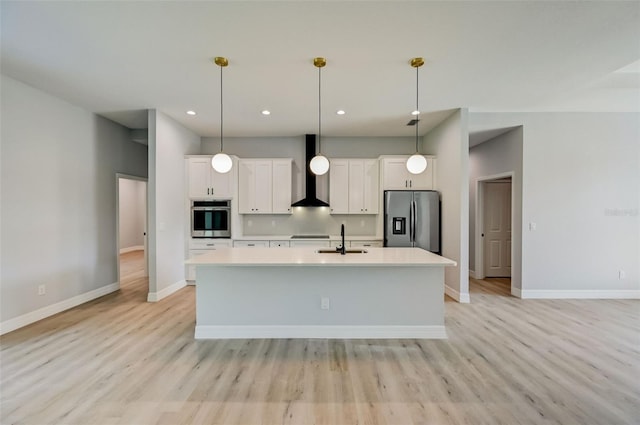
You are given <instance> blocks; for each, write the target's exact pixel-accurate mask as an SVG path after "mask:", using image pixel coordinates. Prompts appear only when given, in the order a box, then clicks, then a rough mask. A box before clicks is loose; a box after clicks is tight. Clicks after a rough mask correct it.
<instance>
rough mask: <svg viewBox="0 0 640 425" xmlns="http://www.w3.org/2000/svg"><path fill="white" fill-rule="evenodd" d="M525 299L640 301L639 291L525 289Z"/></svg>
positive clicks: (522, 292)
mask: <svg viewBox="0 0 640 425" xmlns="http://www.w3.org/2000/svg"><path fill="white" fill-rule="evenodd" d="M521 295H522V296H521V297H520V298H523V299H601V300H617V299H634V300H636V299H640V290H638V289H611V290H599V289H578V290H556V289H550V290H546V289H523V290H522V291H521Z"/></svg>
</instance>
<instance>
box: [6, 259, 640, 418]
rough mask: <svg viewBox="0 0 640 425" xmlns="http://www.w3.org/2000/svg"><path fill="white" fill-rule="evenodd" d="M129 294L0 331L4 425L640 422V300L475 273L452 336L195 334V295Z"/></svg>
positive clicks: (455, 310)
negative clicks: (520, 287)
mask: <svg viewBox="0 0 640 425" xmlns="http://www.w3.org/2000/svg"><path fill="white" fill-rule="evenodd" d="M125 269H126V267H123V274H125V275H127V273H129V274H128V276H129V277H130V279H129V281H128V282H126V283H123V285H122V289H121V290H120V291H118V292H117V293H114V294H110V295H107V296H105V297H102V298H100V299H99V300H95V301H93V302H90V303H87V304H84V305H82V306H79V307H77V308H74V309H73V310H70V311H68V312H64V313H61V314H58V315H56V316H54V317H51V318H48V319H45V320H43V321H41V322H39V323H35V324H33V325H31V326H29V327H26V328H23V329H20V330H17V331H15V332H12V333H9V334H7V335H4V336H2V337H1V338H0V343H1V347H2V349H1V358H0V361H1V363H2V364H1V369H0V371H1V373H2V375H1V381H0V384H1V387H0V390H1V405H0V407H1V409H2V412H1V416H0V422H1V423H2V424H82V425H88V424H100V425H102V424H104V425H107V424H127V425H129V424H332V425H337V424H349V425H351V424H403V425H409V424H474V425H475V424H487V425H495V424H505V425H513V424H561V425H571V424H580V425H590V424H593V425H616V424H638V423H640V403H639V396H640V380H639V377H640V375H639V374H640V352H639V350H640V347H639V345H640V324H639V321H640V318H639V314H640V313H639V308H640V303H639V302H638V301H628V300H624V301H623V300H619V301H618V300H616V301H595V300H581V301H569V300H562V301H556V300H553V301H551V300H519V299H517V298H513V297H511V296H509V289H508V288H509V286H508V282H506V283H505V282H504V281H503V282H501V281H500V280H499V279H498V280H495V279H494V280H489V281H488V282H484V281H475V280H474V281H472V282H471V300H472V303H471V304H458V303H455V302H451V301H448V302H447V303H446V327H447V332H448V334H449V339H448V340H221V341H195V340H194V339H193V331H194V317H195V314H194V301H195V300H194V288H193V287H187V288H185V289H183V290H181V291H179V292H178V293H176V294H175V295H172V296H171V297H169V298H167V299H164V300H162V301H160V302H158V303H153V304H152V303H146V302H145V299H146V293H147V281H146V279H145V278H141V277H140V275H139V274H136V272H135V267H133V266H132V268H131V269H130V270H129V272H125Z"/></svg>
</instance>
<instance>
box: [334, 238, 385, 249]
mask: <svg viewBox="0 0 640 425" xmlns="http://www.w3.org/2000/svg"><path fill="white" fill-rule="evenodd" d="M344 244H345V245H346V247H347V248H366V247H370V248H382V241H380V240H377V241H350V240H349V239H347V240H346V241H344ZM340 245H342V242H340V241H331V247H336V248H337V247H339V246H340Z"/></svg>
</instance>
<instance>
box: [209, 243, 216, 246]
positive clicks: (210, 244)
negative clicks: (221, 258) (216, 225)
mask: <svg viewBox="0 0 640 425" xmlns="http://www.w3.org/2000/svg"><path fill="white" fill-rule="evenodd" d="M207 246H216V245H215V244H212V243H208V244H207Z"/></svg>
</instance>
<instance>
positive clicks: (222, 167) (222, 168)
mask: <svg viewBox="0 0 640 425" xmlns="http://www.w3.org/2000/svg"><path fill="white" fill-rule="evenodd" d="M211 166H212V167H213V169H214V170H216V171H217V172H218V173H222V174H224V173H228V172H229V171H231V168H232V167H233V161H232V160H231V157H230V156H229V155H227V154H226V153H224V152H220V153H217V154H215V155H213V158H211Z"/></svg>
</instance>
